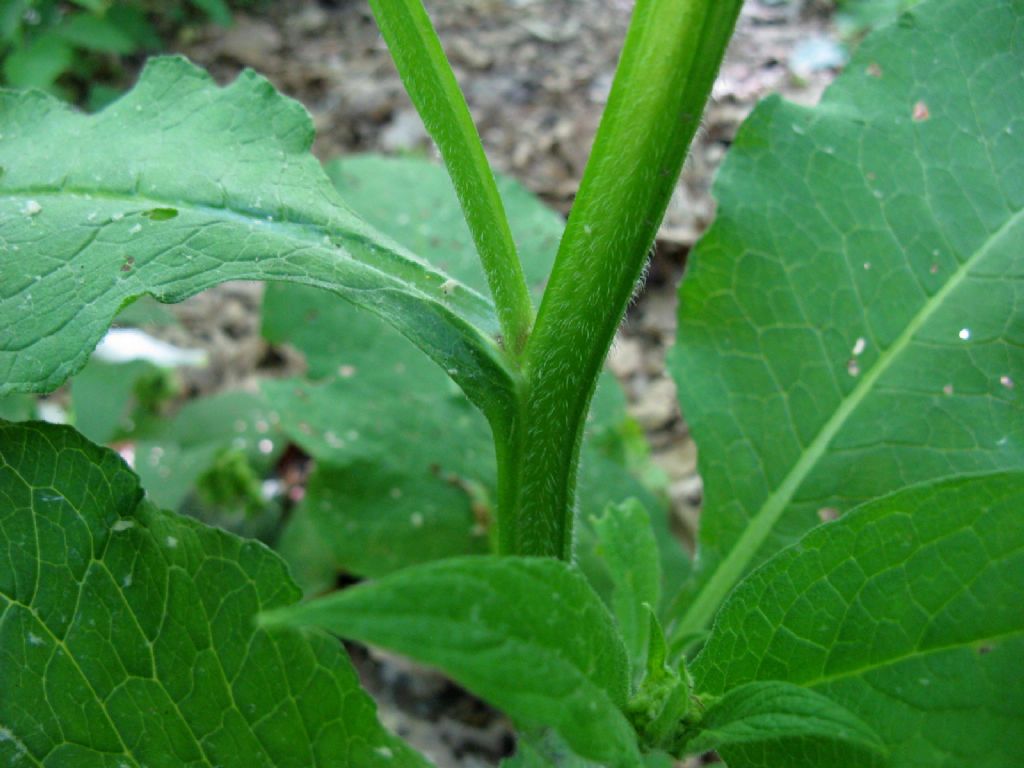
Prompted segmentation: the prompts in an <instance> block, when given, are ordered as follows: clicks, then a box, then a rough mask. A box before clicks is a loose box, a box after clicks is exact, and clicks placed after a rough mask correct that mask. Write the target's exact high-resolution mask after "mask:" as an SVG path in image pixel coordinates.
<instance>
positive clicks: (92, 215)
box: [0, 58, 512, 416]
mask: <svg viewBox="0 0 1024 768" xmlns="http://www.w3.org/2000/svg"><path fill="white" fill-rule="evenodd" d="M0 133H3V135H4V140H3V142H2V143H0V166H2V167H3V168H4V174H3V176H2V177H0V233H2V236H3V241H2V242H3V247H2V248H0V278H2V279H0V379H2V381H3V383H2V384H0V392H7V391H14V390H35V391H38V390H46V389H52V388H53V387H55V386H57V385H58V384H59V383H60V382H61V381H63V380H64V379H65V378H67V376H69V375H70V374H72V373H74V372H75V371H76V370H77V369H78V368H80V367H81V366H82V365H83V364H84V362H85V359H86V358H87V356H88V353H89V351H90V350H91V349H92V347H93V346H94V345H95V343H96V342H97V341H98V340H99V338H100V336H101V335H102V334H103V332H104V331H105V330H106V328H107V326H108V325H109V324H110V322H111V319H112V318H113V316H114V314H115V313H116V312H117V310H118V309H119V308H120V307H121V306H122V305H123V304H124V303H125V302H126V301H128V300H130V299H131V298H133V297H136V296H140V295H142V294H144V293H149V294H152V295H153V296H155V297H156V298H158V299H160V300H161V301H167V302H170V301H180V300H181V299H183V298H185V297H187V296H189V295H192V294H194V293H196V292H198V291H200V290H202V289H204V288H207V287H209V286H212V285H215V284H217V283H220V282H224V281H226V280H236V279H260V280H285V281H292V282H298V283H304V284H308V285H316V286H320V287H323V288H328V289H330V290H333V291H335V292H336V293H338V294H339V295H341V296H343V297H344V298H346V299H347V300H349V301H352V302H354V303H356V304H359V305H361V306H363V307H365V308H367V309H370V310H371V311H373V312H375V313H377V314H378V315H380V316H382V317H384V318H385V319H386V320H387V321H388V322H391V323H392V324H393V325H395V326H396V327H397V328H399V329H400V330H401V331H402V332H403V333H405V334H406V335H407V336H409V338H411V339H412V340H413V341H414V342H415V343H416V344H417V345H419V346H420V347H421V348H423V349H424V350H425V351H427V353H428V354H430V355H431V356H432V357H433V359H434V360H435V361H436V362H437V363H439V364H440V365H441V367H442V368H443V369H444V370H446V371H448V372H449V375H450V376H451V377H452V378H453V379H454V380H455V381H457V382H458V383H459V384H460V386H462V387H463V388H464V389H465V390H466V392H467V393H468V394H469V395H470V397H471V398H472V399H474V401H475V402H476V403H477V405H478V406H479V407H480V408H481V409H482V410H484V411H485V412H487V413H489V414H490V415H492V416H494V415H495V414H496V413H500V412H501V409H502V407H503V404H507V398H508V397H510V396H511V390H510V388H511V386H512V384H511V379H510V373H509V372H508V370H507V369H506V367H505V365H506V364H505V362H504V355H503V353H502V351H501V349H500V348H499V346H498V344H497V342H496V340H495V338H494V337H495V336H496V335H497V333H498V327H497V321H496V319H495V316H494V310H493V307H492V306H491V305H490V303H489V302H487V301H486V300H485V299H484V298H482V297H481V296H480V295H479V294H477V293H476V292H475V291H472V290H470V289H468V288H465V289H463V290H459V291H448V290H446V289H445V286H446V285H447V284H448V278H447V276H446V275H444V274H443V273H441V272H439V271H437V270H436V269H434V268H432V267H431V266H430V265H428V264H426V263H425V262H423V261H421V260H420V259H418V258H417V257H415V256H414V255H412V254H410V253H409V252H408V251H406V250H405V249H403V248H402V247H400V246H399V245H397V244H396V243H394V242H393V241H392V240H390V239H388V238H386V237H385V236H383V235H380V234H379V233H377V232H375V231H374V230H373V229H372V228H371V227H369V226H367V225H366V224H365V223H364V222H363V221H362V220H361V219H359V218H358V217H357V216H355V215H354V214H353V213H352V211H351V210H350V209H349V208H348V207H347V206H346V205H345V204H344V203H343V202H342V201H341V199H340V198H339V197H338V195H337V193H336V192H335V190H334V188H333V186H332V185H331V183H330V180H329V179H328V178H327V177H326V175H325V174H324V173H323V170H322V169H321V168H320V165H319V163H318V162H317V161H316V159H315V158H314V157H313V156H312V154H311V153H310V152H309V148H310V145H311V143H312V140H313V125H312V121H311V119H310V117H309V114H308V113H307V112H306V111H305V110H304V109H303V108H302V107H301V106H300V105H299V104H297V103H296V102H294V101H291V100H289V99H286V98H284V97H282V96H281V95H280V94H278V93H277V92H276V91H275V90H274V89H273V87H272V86H271V85H270V84H269V83H268V82H267V81H266V80H264V79H263V78H261V77H259V76H258V75H255V74H253V73H252V72H249V71H247V72H245V73H243V74H242V75H241V76H240V77H239V78H238V79H237V80H236V81H235V82H234V83H233V84H232V85H230V86H227V87H225V88H219V87H217V86H216V85H215V84H214V83H213V81H212V80H211V78H210V77H209V75H207V74H206V73H205V72H203V71H202V70H199V69H197V68H196V67H194V66H192V65H191V64H189V63H188V62H187V61H185V60H184V59H180V58H159V59H153V60H151V61H150V62H149V64H148V65H147V67H146V69H145V71H144V72H143V74H142V76H141V78H140V80H139V83H138V84H137V85H136V86H135V88H134V89H132V90H131V91H130V92H129V93H128V94H126V95H125V96H124V97H123V98H121V99H119V100H118V101H116V102H114V103H113V104H111V105H110V106H108V107H107V108H106V109H104V110H103V111H101V112H99V113H97V114H96V115H92V116H86V115H81V114H77V113H75V112H73V111H71V110H70V109H69V108H68V107H66V106H65V105H63V104H61V103H59V102H57V101H56V100H54V99H52V98H49V97H46V96H43V95H41V94H39V93H4V94H2V95H0ZM186 157H187V158H188V162H187V163H183V162H182V158H186ZM171 210H174V211H177V215H175V216H170V215H169V213H170V211H171Z"/></svg>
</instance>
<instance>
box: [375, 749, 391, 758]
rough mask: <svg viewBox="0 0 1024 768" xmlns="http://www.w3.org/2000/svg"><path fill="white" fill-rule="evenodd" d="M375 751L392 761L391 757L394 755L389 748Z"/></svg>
mask: <svg viewBox="0 0 1024 768" xmlns="http://www.w3.org/2000/svg"><path fill="white" fill-rule="evenodd" d="M373 751H374V752H376V753H377V754H378V755H380V756H381V757H383V758H385V759H387V760H390V759H391V757H392V756H393V755H394V753H393V752H392V751H391V750H390V749H389V748H388V747H375V748H374V750H373Z"/></svg>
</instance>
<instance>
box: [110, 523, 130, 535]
mask: <svg viewBox="0 0 1024 768" xmlns="http://www.w3.org/2000/svg"><path fill="white" fill-rule="evenodd" d="M134 527H135V521H134V520H118V521H117V522H116V523H114V524H113V525H112V526H110V530H112V531H114V532H116V533H120V532H121V531H127V530H128V529H129V528H134Z"/></svg>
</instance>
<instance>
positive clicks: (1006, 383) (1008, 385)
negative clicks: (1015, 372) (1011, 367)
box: [999, 376, 1014, 389]
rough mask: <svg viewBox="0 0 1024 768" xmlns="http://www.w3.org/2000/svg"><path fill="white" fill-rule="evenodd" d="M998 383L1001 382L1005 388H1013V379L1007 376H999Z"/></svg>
mask: <svg viewBox="0 0 1024 768" xmlns="http://www.w3.org/2000/svg"><path fill="white" fill-rule="evenodd" d="M999 383H1000V384H1002V385H1003V386H1004V387H1006V388H1007V389H1013V387H1014V384H1013V379H1011V378H1010V377H1009V376H1000V377H999Z"/></svg>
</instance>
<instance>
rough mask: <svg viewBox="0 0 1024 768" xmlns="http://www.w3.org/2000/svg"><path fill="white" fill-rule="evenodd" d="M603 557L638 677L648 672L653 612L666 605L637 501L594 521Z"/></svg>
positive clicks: (607, 509)
mask: <svg viewBox="0 0 1024 768" xmlns="http://www.w3.org/2000/svg"><path fill="white" fill-rule="evenodd" d="M592 524H593V527H594V532H595V533H596V534H597V540H598V553H599V555H601V558H602V560H603V562H604V564H605V567H606V568H607V569H608V574H609V576H610V577H611V582H612V585H613V586H612V593H611V609H612V614H613V615H614V616H615V620H616V622H617V623H618V626H619V632H620V634H621V635H622V641H623V644H624V645H625V646H626V653H627V654H628V656H629V659H630V663H631V666H632V668H633V674H634V677H637V676H638V675H639V674H640V673H641V672H642V671H643V669H644V660H645V657H646V654H647V644H648V637H649V630H650V624H651V613H650V612H651V611H652V610H657V607H658V605H659V604H660V602H661V565H660V563H659V561H658V544H657V542H656V541H655V539H654V531H652V530H651V519H650V516H648V514H647V510H645V509H644V507H643V505H642V504H640V502H638V501H636V500H635V499H630V500H629V501H626V502H623V503H621V504H609V505H608V506H606V507H605V509H604V512H603V514H602V515H601V516H600V517H596V518H593V523H592Z"/></svg>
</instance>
